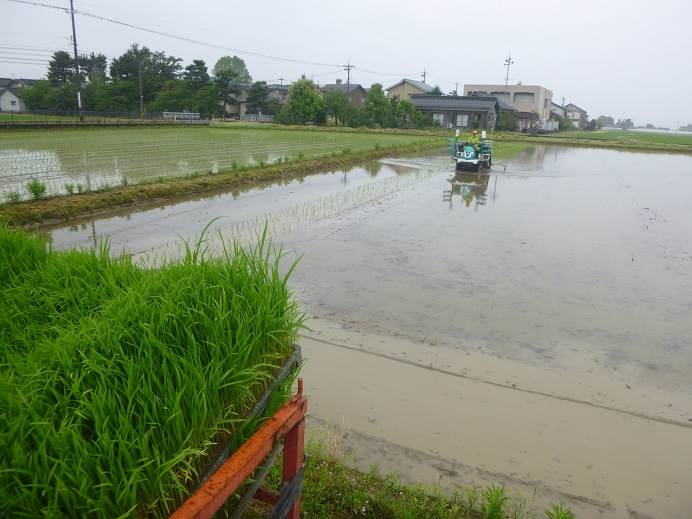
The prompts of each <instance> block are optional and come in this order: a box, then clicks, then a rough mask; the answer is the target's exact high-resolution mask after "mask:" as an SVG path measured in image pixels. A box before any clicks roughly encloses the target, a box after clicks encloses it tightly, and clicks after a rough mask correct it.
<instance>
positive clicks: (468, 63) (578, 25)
mask: <svg viewBox="0 0 692 519" xmlns="http://www.w3.org/2000/svg"><path fill="white" fill-rule="evenodd" d="M43 2H44V3H52V4H55V5H66V6H67V5H69V1H68V0H43ZM75 9H81V10H83V11H88V12H92V13H95V14H99V15H102V16H108V17H111V18H115V19H118V20H121V21H124V22H128V23H132V24H135V25H141V26H144V27H147V28H152V29H156V30H159V31H164V32H170V33H175V34H178V35H181V36H186V37H189V38H194V39H198V40H204V41H206V42H209V43H214V44H217V45H222V46H227V47H233V48H238V49H243V50H249V51H256V52H260V53H266V54H272V55H278V56H284V57H288V58H294V59H300V60H305V61H311V62H319V63H328V64H341V63H345V62H346V61H347V60H348V59H350V60H351V62H352V63H354V64H355V65H356V69H355V70H354V71H352V76H351V81H352V82H356V83H362V84H364V85H366V86H369V85H370V84H371V83H374V82H379V83H382V84H383V85H384V86H385V87H386V86H388V85H390V84H392V83H394V82H396V81H397V80H398V79H401V77H404V76H407V77H412V78H415V79H420V76H417V75H416V74H420V72H422V71H423V69H424V68H425V69H426V70H427V71H428V83H430V84H433V85H435V84H438V85H440V87H441V88H442V89H443V91H445V92H447V91H449V90H452V89H454V83H455V82H457V81H458V82H459V88H461V87H462V85H463V84H464V83H486V82H487V83H498V84H502V83H504V77H505V69H504V68H503V60H504V59H505V58H506V57H507V53H508V52H510V51H511V53H512V58H513V59H514V61H515V64H514V65H513V66H512V68H511V70H510V83H516V82H517V81H521V82H522V83H523V84H527V85H528V84H539V85H543V86H545V87H547V88H550V89H551V90H552V91H553V93H554V97H555V99H556V100H557V101H560V100H561V99H562V97H564V98H565V102H567V103H569V102H573V103H575V104H577V105H579V106H581V107H582V108H584V109H586V110H587V111H588V112H589V116H590V117H596V116H598V115H601V114H606V115H612V116H613V117H615V118H616V119H617V118H620V117H631V118H632V119H633V120H634V121H635V123H636V124H645V123H649V122H650V123H653V124H656V125H665V126H675V125H677V124H687V123H692V100H691V99H690V93H691V92H692V59H690V51H692V31H691V30H690V22H691V21H692V1H691V0H660V1H657V2H651V1H650V0H646V1H645V0H634V1H626V0H609V1H604V0H559V1H558V0H553V1H548V0H532V1H527V2H516V1H499V0H483V1H477V2H460V1H452V0H444V1H443V0H428V1H426V2H423V1H420V0H397V1H389V0H349V1H347V2H335V1H329V0H292V1H290V2H287V1H254V2H253V1H244V2H239V1H234V0H230V1H229V0H204V1H199V0H198V1H196V2H190V1H182V0H168V1H166V2H162V1H144V0H118V1H107V0H75ZM464 20H467V21H468V23H465V22H464ZM76 23H77V40H78V42H79V46H80V52H82V51H84V52H91V51H93V52H103V53H104V54H106V55H107V56H109V57H113V56H118V55H119V54H121V53H122V52H123V51H124V50H125V49H126V47H127V46H128V45H129V44H130V43H132V42H139V43H141V44H144V45H147V46H148V47H150V48H152V49H153V50H165V51H166V52H167V53H169V54H173V55H175V56H178V57H181V58H183V60H184V61H185V63H186V64H187V63H188V62H189V61H191V60H192V59H195V58H201V59H204V60H205V61H206V62H207V64H208V65H209V66H210V68H211V66H213V64H214V62H215V61H216V60H217V59H218V58H219V57H220V56H222V55H224V54H231V53H230V52H224V51H222V50H218V49H213V48H209V47H204V46H200V45H195V44H192V43H187V42H183V41H179V40H175V39H171V38H167V37H162V36H157V35H153V34H148V33H144V32H141V31H138V30H135V29H130V28H127V27H123V26H119V25H114V24H111V23H107V22H102V21H98V20H94V19H91V18H85V17H83V16H78V17H77V19H76ZM0 27H1V28H2V29H1V30H0V46H8V45H9V46H24V47H29V48H32V49H39V51H33V52H34V53H35V54H36V55H34V56H32V55H27V54H24V55H21V57H23V58H27V57H29V58H32V57H33V58H34V59H46V57H45V55H43V56H41V55H40V51H41V50H44V49H45V50H47V49H54V48H61V49H64V50H68V49H69V36H70V34H71V26H70V19H69V15H68V14H66V13H65V12H62V11H56V10H51V9H45V8H40V7H32V6H27V5H19V4H15V3H13V2H8V1H7V0H0ZM17 52H21V51H17V50H11V49H9V50H8V49H2V48H0V56H3V57H0V61H2V60H4V61H7V59H6V58H7V57H12V56H13V55H14V57H16V56H17V55H16V53H17ZM25 52H26V53H29V52H32V51H28V50H27V51H25ZM238 55H239V56H241V57H242V58H243V59H245V62H246V63H247V65H248V69H249V70H250V73H251V74H252V76H253V78H254V79H264V80H268V81H270V82H276V80H277V79H278V78H279V77H280V76H283V77H284V78H288V79H289V80H294V79H296V78H297V77H299V75H300V74H301V73H305V74H307V75H308V76H311V75H313V74H314V79H315V81H319V82H320V83H326V82H333V81H334V80H335V79H336V78H343V79H344V80H345V78H346V75H345V72H342V71H339V69H337V68H333V67H326V66H320V65H302V64H296V63H288V62H282V61H277V60H271V59H264V58H259V57H254V56H248V55H244V54H240V53H238ZM363 69H367V70H369V71H376V72H378V74H373V73H370V72H365V70H363ZM383 73H386V74H383ZM44 74H45V66H42V65H26V64H8V63H1V62H0V77H27V78H38V77H42V76H43V75H44ZM390 74H391V75H390Z"/></svg>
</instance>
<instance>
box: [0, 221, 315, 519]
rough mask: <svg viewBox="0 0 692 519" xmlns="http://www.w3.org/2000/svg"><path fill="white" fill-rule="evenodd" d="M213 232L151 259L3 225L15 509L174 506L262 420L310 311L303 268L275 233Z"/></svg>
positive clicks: (2, 422)
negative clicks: (219, 451) (53, 244)
mask: <svg viewBox="0 0 692 519" xmlns="http://www.w3.org/2000/svg"><path fill="white" fill-rule="evenodd" d="M207 243H208V242H207V238H206V236H205V235H203V237H202V238H200V239H199V240H198V241H197V242H196V243H193V244H186V245H185V255H184V257H183V258H182V259H181V260H180V261H178V262H170V261H169V262H163V263H162V264H160V265H159V266H158V268H150V269H144V268H142V267H140V266H139V265H137V264H135V263H134V262H133V261H132V260H131V259H130V258H128V257H126V256H122V257H116V258H112V257H111V256H110V254H109V250H108V245H107V244H103V245H101V246H100V247H99V248H96V249H95V250H93V251H89V252H85V251H65V252H55V251H52V250H51V249H50V247H49V244H48V243H47V241H46V239H45V238H43V237H41V236H32V235H27V234H25V233H23V232H21V231H18V230H10V229H8V228H7V227H4V226H0V307H1V308H2V312H0V452H2V457H1V458H0V516H4V517H5V516H6V517H37V516H53V517H57V516H59V517H77V516H86V515H89V516H96V517H104V516H105V517H113V516H120V515H125V516H140V515H155V516H160V515H167V514H168V513H169V512H170V511H171V510H173V509H174V508H175V507H176V506H177V505H178V504H179V503H180V502H181V501H182V500H183V499H184V498H185V497H186V496H187V495H188V494H189V487H190V486H191V485H192V483H193V482H194V481H196V478H197V476H198V475H199V473H200V472H201V471H202V470H204V468H205V466H206V465H207V464H208V463H209V458H210V455H211V451H212V450H213V448H214V445H215V444H216V443H218V442H219V441H221V440H222V439H224V438H226V437H227V435H228V434H229V433H230V434H231V435H232V436H233V438H234V441H236V442H240V441H241V440H242V439H243V438H245V437H247V435H249V434H250V433H251V432H252V431H253V430H254V429H253V428H254V427H256V425H257V420H254V421H253V423H245V422H244V420H243V416H244V415H245V413H246V412H247V411H248V409H250V407H251V406H252V405H253V404H254V402H255V401H256V399H257V397H258V395H260V394H261V393H262V392H263V390H264V388H265V387H266V386H267V384H268V383H269V382H270V381H271V379H272V378H273V376H274V374H275V373H276V371H277V369H278V367H279V366H280V365H281V364H282V363H283V361H284V359H285V358H286V357H287V356H288V355H290V354H291V351H292V344H293V342H294V340H295V338H296V336H297V332H298V329H299V328H300V327H301V326H302V319H303V317H302V314H301V313H300V311H299V309H298V307H297V305H296V303H295V301H294V300H293V297H292V295H291V292H290V291H289V289H288V275H290V271H291V270H292V269H289V274H286V275H281V274H280V273H279V263H280V261H281V259H282V257H283V255H282V253H281V251H280V250H276V249H274V248H273V247H272V245H271V244H270V243H269V242H268V240H267V238H266V233H265V234H264V235H262V237H261V238H260V240H259V242H258V243H257V245H255V246H253V247H251V248H247V249H243V248H241V247H240V246H239V245H238V244H237V243H228V242H226V243H224V247H223V254H222V255H221V257H219V258H216V259H213V258H210V257H209V255H208V254H207ZM289 391H290V380H289V381H287V382H286V383H284V384H282V385H281V387H280V388H279V390H278V391H277V393H276V394H275V395H274V397H273V399H272V406H271V407H272V408H275V407H277V406H278V405H280V404H281V403H282V402H283V401H285V398H286V397H287V396H288V392H289ZM269 412H271V409H270V410H269Z"/></svg>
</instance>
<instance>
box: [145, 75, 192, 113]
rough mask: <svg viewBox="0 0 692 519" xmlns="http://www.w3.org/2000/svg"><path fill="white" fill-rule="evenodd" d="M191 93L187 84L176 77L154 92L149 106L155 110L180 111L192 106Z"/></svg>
mask: <svg viewBox="0 0 692 519" xmlns="http://www.w3.org/2000/svg"><path fill="white" fill-rule="evenodd" d="M191 105H192V94H191V92H190V88H189V86H188V84H187V83H186V82H184V81H180V80H177V79H170V80H168V81H166V82H165V83H164V84H163V87H162V88H161V90H159V91H158V92H157V93H156V98H155V99H154V101H153V103H151V104H150V106H149V108H150V109H151V110H153V111H155V112H182V111H186V110H187V111H190V110H191V108H192V106H191Z"/></svg>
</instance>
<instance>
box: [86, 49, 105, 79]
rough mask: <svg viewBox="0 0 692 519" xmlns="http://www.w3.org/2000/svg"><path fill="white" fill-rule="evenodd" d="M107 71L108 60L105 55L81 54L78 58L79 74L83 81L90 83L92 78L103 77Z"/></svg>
mask: <svg viewBox="0 0 692 519" xmlns="http://www.w3.org/2000/svg"><path fill="white" fill-rule="evenodd" d="M107 69H108V58H106V56H105V54H101V53H99V54H94V53H93V52H92V53H91V54H88V55H87V54H82V55H81V56H79V72H80V76H81V77H82V79H83V80H86V81H92V79H93V78H94V76H96V75H98V76H100V77H105V76H106V74H107V72H108V71H107Z"/></svg>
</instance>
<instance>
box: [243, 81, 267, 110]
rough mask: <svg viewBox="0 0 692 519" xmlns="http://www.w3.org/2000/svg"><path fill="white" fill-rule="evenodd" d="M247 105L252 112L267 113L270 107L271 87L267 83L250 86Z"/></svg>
mask: <svg viewBox="0 0 692 519" xmlns="http://www.w3.org/2000/svg"><path fill="white" fill-rule="evenodd" d="M247 104H248V105H249V107H250V110H251V112H254V113H257V112H262V113H266V112H267V106H268V105H269V87H268V86H267V82H266V81H255V82H254V83H253V84H252V85H250V90H248V93H247Z"/></svg>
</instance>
